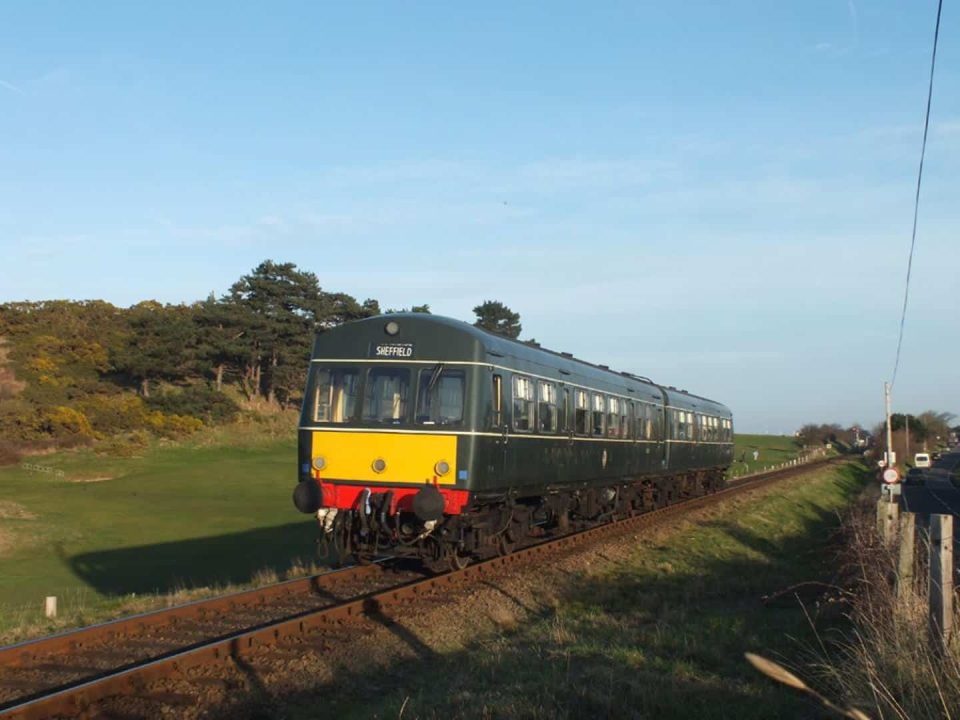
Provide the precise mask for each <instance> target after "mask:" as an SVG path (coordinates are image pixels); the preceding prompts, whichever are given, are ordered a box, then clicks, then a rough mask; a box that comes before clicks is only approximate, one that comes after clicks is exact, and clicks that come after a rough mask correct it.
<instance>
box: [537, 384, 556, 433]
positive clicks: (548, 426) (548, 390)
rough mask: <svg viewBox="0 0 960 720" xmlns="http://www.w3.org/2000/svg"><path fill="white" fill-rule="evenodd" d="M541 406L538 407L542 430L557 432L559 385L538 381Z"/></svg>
mask: <svg viewBox="0 0 960 720" xmlns="http://www.w3.org/2000/svg"><path fill="white" fill-rule="evenodd" d="M538 385H539V388H538V389H539V395H540V406H539V408H538V417H539V418H540V426H539V427H540V432H545V433H555V432H556V431H557V386H556V385H554V384H553V383H548V382H543V381H542V380H541V381H540V382H539V383H538Z"/></svg>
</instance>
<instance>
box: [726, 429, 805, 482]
mask: <svg viewBox="0 0 960 720" xmlns="http://www.w3.org/2000/svg"><path fill="white" fill-rule="evenodd" d="M754 452H756V453H757V457H756V459H754V457H753V453H754ZM812 455H813V451H812V450H811V451H806V450H804V449H803V448H801V447H800V446H799V445H797V441H796V439H795V438H793V437H790V436H789V435H734V437H733V464H732V465H731V466H730V471H729V473H728V476H729V477H732V478H733V477H740V476H741V475H750V474H751V473H756V472H762V471H763V470H765V469H768V468H772V467H774V466H776V465H781V464H783V463H787V462H790V461H791V460H796V459H800V458H805V457H808V456H809V457H812Z"/></svg>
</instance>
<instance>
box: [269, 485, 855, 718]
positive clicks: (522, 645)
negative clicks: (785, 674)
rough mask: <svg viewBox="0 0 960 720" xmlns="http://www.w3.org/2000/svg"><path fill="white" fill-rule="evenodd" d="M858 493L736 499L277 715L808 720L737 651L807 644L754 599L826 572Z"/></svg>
mask: <svg viewBox="0 0 960 720" xmlns="http://www.w3.org/2000/svg"><path fill="white" fill-rule="evenodd" d="M862 486H863V480H862V476H861V475H860V474H858V472H857V471H856V470H855V469H854V468H853V467H850V466H846V467H844V468H842V469H826V470H820V471H816V472H815V473H812V474H811V475H809V476H805V477H803V478H798V479H794V480H790V481H786V482H785V483H784V484H783V485H778V486H776V487H775V488H774V489H772V490H768V491H761V492H759V493H757V494H751V495H749V496H745V497H741V498H737V499H733V500H731V501H729V502H728V503H726V504H724V505H722V506H721V507H720V508H719V509H714V510H709V511H706V512H704V513H702V514H700V515H699V516H698V519H694V520H688V521H682V522H681V523H680V524H679V525H678V526H677V527H675V528H672V529H665V530H661V531H658V532H657V534H655V535H653V536H649V537H645V538H642V539H641V542H640V543H639V544H637V545H636V546H633V547H629V548H628V550H627V551H626V552H625V554H624V556H623V557H621V556H619V555H618V556H615V557H614V558H613V559H611V558H610V557H607V555H606V554H605V553H604V552H599V553H596V554H595V556H594V558H593V561H592V563H591V564H589V565H586V566H585V569H583V570H581V571H579V572H577V573H575V574H573V575H572V576H570V575H569V574H568V573H567V572H564V573H561V577H567V580H565V581H563V586H557V587H550V588H544V589H541V590H540V592H541V593H542V595H541V597H540V598H538V603H537V604H538V605H539V606H540V608H539V609H535V608H534V609H531V610H530V615H529V616H528V617H526V619H524V620H521V621H518V622H515V623H505V622H500V623H496V621H495V627H493V628H492V629H490V622H489V619H488V618H487V617H483V616H478V617H475V618H473V619H472V620H470V622H473V623H475V625H476V627H477V628H483V627H484V626H486V627H487V628H488V629H487V630H479V629H478V630H477V631H476V632H477V633H481V634H482V636H481V637H479V638H478V637H476V636H474V639H473V641H472V642H471V643H470V644H469V645H468V646H467V647H465V648H464V649H462V650H459V651H452V652H451V651H447V652H441V653H440V654H437V648H435V649H434V652H433V653H420V655H421V657H426V658H427V659H423V660H419V661H416V662H413V663H411V662H409V661H406V662H397V663H395V664H394V665H392V666H390V667H386V668H384V667H382V666H380V667H378V668H377V670H376V672H375V673H373V674H370V673H367V674H366V675H359V676H358V675H357V674H356V673H352V674H347V673H343V674H342V675H341V676H339V677H334V678H333V680H332V683H331V684H330V685H329V686H327V687H324V688H317V690H316V691H315V692H316V693H317V694H316V695H315V694H312V693H305V694H303V695H300V696H290V695H285V696H284V699H283V700H282V701H281V702H282V705H281V706H280V707H277V705H276V702H274V703H273V704H272V705H271V712H276V713H277V715H278V716H283V717H294V718H301V717H302V718H307V717H313V715H314V714H315V712H316V708H317V701H318V696H322V701H323V704H324V705H323V706H324V708H325V712H327V713H332V714H334V715H336V716H337V717H354V718H367V717H398V716H401V715H402V716H403V717H410V718H415V717H419V718H446V717H478V718H487V717H498V718H500V717H505V718H546V717H550V718H554V717H559V718H579V717H650V718H689V717H698V718H771V717H809V716H811V711H812V710H811V707H810V705H809V704H807V703H806V701H804V700H803V699H800V698H798V697H797V696H795V695H794V694H792V693H791V692H789V691H787V690H784V689H783V688H781V687H779V686H776V685H774V684H773V683H771V682H770V681H769V680H767V679H766V678H764V677H763V676H761V675H759V674H758V673H756V672H755V671H754V670H753V669H752V668H751V667H750V666H749V665H748V664H747V663H746V662H745V661H744V652H745V651H753V652H757V653H761V654H763V655H766V656H768V657H774V658H780V659H782V658H783V657H787V658H793V657H797V656H798V655H799V654H800V648H801V644H803V643H810V644H812V643H813V642H814V637H813V631H812V629H811V627H810V622H809V621H808V618H807V616H806V614H805V611H804V609H803V608H802V607H801V606H800V604H799V603H798V602H797V601H796V600H795V599H792V598H787V599H786V600H784V601H778V602H775V603H772V604H770V605H764V604H763V602H762V600H761V598H762V597H763V596H765V595H769V594H771V593H775V592H776V591H778V590H781V589H783V588H787V587H789V586H791V585H793V584H795V583H799V582H803V581H808V580H816V579H822V578H829V577H830V576H831V574H832V573H831V566H830V560H831V558H832V552H831V547H830V542H831V530H832V529H833V528H834V527H835V526H836V523H837V514H836V513H837V511H838V510H839V509H841V508H843V507H844V506H846V505H848V504H849V503H850V502H851V499H852V498H853V497H854V496H855V495H856V494H857V493H859V492H860V490H861V488H862ZM488 584H489V583H488ZM497 588H498V589H499V590H500V592H501V594H503V595H504V596H508V595H509V596H511V597H516V595H512V594H511V593H512V592H513V591H512V589H511V588H510V587H509V586H504V585H502V584H499V583H498V584H497ZM396 632H398V633H401V634H404V635H407V634H409V631H408V630H404V629H403V628H402V627H401V628H400V629H399V630H398V631H396ZM418 642H419V641H418ZM378 665H379V663H378ZM371 683H372V685H371ZM358 687H363V688H364V691H363V692H354V689H355V688H358ZM259 707H260V708H261V709H262V708H263V707H264V705H263V704H259ZM814 714H816V713H815V711H814Z"/></svg>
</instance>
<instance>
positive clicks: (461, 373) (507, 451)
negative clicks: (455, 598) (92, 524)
mask: <svg viewBox="0 0 960 720" xmlns="http://www.w3.org/2000/svg"><path fill="white" fill-rule="evenodd" d="M732 457H733V423H732V416H731V414H730V411H729V410H728V409H727V408H726V407H724V406H723V405H721V404H720V403H717V402H714V401H712V400H707V399H705V398H702V397H698V396H696V395H692V394H690V393H688V392H686V391H681V390H676V389H674V388H672V387H664V386H661V385H657V384H656V383H654V382H652V381H650V380H649V379H647V378H643V377H638V376H635V375H631V374H628V373H619V372H614V371H611V370H610V369H609V368H607V367H605V366H602V365H600V366H597V365H591V364H589V363H586V362H583V361H580V360H577V359H575V358H573V357H572V356H570V355H567V354H565V353H554V352H550V351H548V350H545V349H542V348H540V347H539V346H537V345H535V344H532V343H524V342H519V341H516V340H511V339H508V338H505V337H502V336H500V335H496V334H493V333H489V332H486V331H484V330H481V329H479V328H477V327H474V326H472V325H469V324H467V323H463V322H460V321H456V320H450V319H447V318H442V317H437V316H433V315H426V314H397V315H389V316H385V317H374V318H369V319H366V320H359V321H356V322H352V323H348V324H345V325H342V326H340V327H337V328H334V329H332V330H329V331H327V332H324V333H322V334H319V335H318V336H317V338H316V340H315V342H314V347H313V355H312V359H311V363H310V372H309V376H308V382H307V387H306V393H305V396H304V401H303V411H302V417H301V422H300V429H299V462H300V483H299V484H298V486H297V488H296V489H295V491H294V503H295V504H296V506H297V508H298V509H300V510H301V511H303V512H306V513H315V514H316V516H317V519H318V521H319V524H320V526H321V528H322V531H323V533H324V534H325V536H326V538H327V539H328V540H330V541H332V542H333V543H334V544H335V546H336V547H337V548H338V550H339V552H340V553H343V554H353V555H354V556H357V557H360V558H364V557H370V556H374V555H384V554H386V555H397V556H413V557H418V558H421V559H423V560H425V561H427V562H428V563H431V564H436V563H445V564H446V563H449V564H451V565H453V566H454V567H457V566H461V565H463V564H465V563H466V562H469V560H470V558H473V557H482V556H486V555H489V554H493V553H497V552H499V553H507V552H510V550H511V549H512V548H513V547H514V544H515V543H517V542H518V541H520V540H522V539H524V538H526V537H529V536H531V535H540V534H543V533H545V532H548V531H551V530H560V531H564V530H566V529H567V528H570V527H579V526H583V525H589V524H592V523H597V522H602V521H604V520H606V519H612V518H614V517H624V516H628V515H631V514H634V513H640V512H644V511H647V510H650V509H653V508H656V507H660V506H662V505H665V504H668V503H671V502H674V501H676V500H679V499H681V498H686V497H691V496H695V495H699V494H703V493H706V492H712V491H714V490H716V489H717V488H719V487H720V486H721V485H722V483H723V475H724V471H725V469H726V468H727V467H728V466H729V464H730V462H731V460H732Z"/></svg>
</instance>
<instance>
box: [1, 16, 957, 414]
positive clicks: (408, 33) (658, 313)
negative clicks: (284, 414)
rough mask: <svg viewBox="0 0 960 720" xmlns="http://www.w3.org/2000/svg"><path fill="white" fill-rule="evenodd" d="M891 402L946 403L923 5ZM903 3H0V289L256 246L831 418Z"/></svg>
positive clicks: (953, 203) (952, 193)
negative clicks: (909, 268)
mask: <svg viewBox="0 0 960 720" xmlns="http://www.w3.org/2000/svg"><path fill="white" fill-rule="evenodd" d="M945 5H946V7H945V9H944V15H943V19H942V24H941V29H940V45H939V51H938V59H937V74H936V85H935V90H934V100H933V108H932V115H931V129H930V137H929V141H928V147H927V158H926V164H925V169H924V185H923V191H922V195H921V206H920V221H919V229H918V238H917V248H916V254H915V257H914V264H913V281H912V284H911V289H910V305H909V309H908V314H907V320H906V334H905V338H904V350H903V354H902V358H901V364H900V369H899V372H898V375H897V379H896V384H895V386H894V391H893V396H894V409H895V410H897V411H901V412H911V413H918V412H921V411H923V410H925V409H935V410H945V411H950V412H956V413H960V383H958V379H960V378H958V367H960V365H958V362H957V357H958V355H960V334H958V333H957V330H958V324H960V323H958V308H957V299H958V290H960V254H958V252H957V249H956V235H957V227H958V219H960V202H958V198H960V178H958V174H957V168H958V167H960V9H958V7H957V6H956V5H955V4H954V3H949V2H948V3H945ZM935 16H936V2H935V0H903V1H893V0H876V1H875V2H870V3H867V2H865V1H864V0H856V1H854V0H830V1H827V0H805V1H804V2H791V3H788V2H777V3H771V2H766V1H761V0H756V1H755V2H738V1H735V0H732V1H730V2H724V3H716V2H696V1H691V2H686V3H682V4H677V3H663V2H634V3H619V2H599V1H594V2H590V3H561V2H550V3H545V2H544V3H529V2H502V3H501V2H484V3H449V2H432V3H421V2H404V3H400V2H394V3H379V2H364V3H342V2H337V3H333V2H329V3H320V2H304V3H291V2H279V1H275V2H271V3H269V5H267V4H262V3H243V2H229V3H227V2H223V3H218V2H204V3H197V2H189V3H186V2H164V3H146V2H118V3H109V2H98V3H76V2H43V1H34V0H31V1H30V2H26V1H22V2H6V3H4V4H3V5H2V7H0V302H6V301H13V300H42V299H51V298H69V299H89V298H102V299H105V300H108V301H111V302H113V303H116V304H118V305H123V306H127V305H131V304H133V303H136V302H138V301H140V300H144V299H157V300H161V301H164V302H169V303H180V302H192V301H195V300H199V299H202V298H205V297H207V296H208V295H209V294H210V293H211V292H213V293H216V294H218V295H219V294H222V293H224V292H226V291H227V290H228V288H229V287H230V285H231V284H232V283H233V282H234V281H236V280H237V279H238V278H239V277H240V276H241V275H243V274H245V273H247V272H249V271H250V270H251V269H252V268H254V267H255V266H256V265H258V264H259V263H260V262H261V261H263V260H265V259H268V258H269V259H273V260H276V261H278V262H293V263H296V264H297V265H298V266H299V267H300V268H302V269H305V270H310V271H312V272H314V273H316V274H317V276H318V277H319V279H320V282H321V285H322V286H323V287H324V289H326V290H330V291H338V292H347V293H350V294H351V295H353V296H355V297H357V298H358V299H360V300H362V299H365V298H368V297H372V298H376V299H377V300H379V301H380V303H381V306H382V307H385V308H386V307H404V306H410V305H418V304H421V303H428V304H429V305H430V307H431V308H432V310H433V311H434V312H436V313H439V314H443V315H448V316H451V317H456V318H460V319H463V320H470V321H472V320H473V312H472V308H473V307H474V306H475V305H477V304H479V303H480V302H482V301H484V300H487V299H495V300H499V301H501V302H504V303H506V304H507V305H509V306H510V307H511V308H513V309H514V310H516V311H518V312H519V313H520V314H521V316H522V322H523V328H524V333H523V336H524V337H526V338H535V339H536V340H537V341H538V342H540V343H542V344H543V345H544V346H545V347H549V348H552V349H556V350H562V351H568V352H573V353H574V354H576V355H577V356H579V357H582V358H584V359H587V360H590V361H593V362H598V363H604V364H608V365H610V366H611V367H614V368H617V369H623V370H629V371H632V372H635V373H639V374H643V375H647V376H650V377H652V378H653V379H655V380H656V381H658V382H662V383H664V384H670V385H676V386H678V387H682V388H686V389H688V390H690V391H692V392H696V393H698V394H702V395H706V396H708V397H711V398H715V399H717V400H720V401H722V402H724V403H726V404H727V405H728V406H729V407H730V408H731V409H732V410H733V412H734V415H735V422H736V425H737V429H738V430H739V431H743V432H793V431H794V430H796V429H797V428H798V427H799V426H800V425H802V424H803V423H806V422H818V423H819V422H840V423H843V424H849V423H855V422H856V423H862V424H863V425H864V426H865V427H871V426H872V425H873V424H874V423H876V422H878V421H879V420H880V419H881V416H882V412H883V394H882V384H883V381H884V380H889V379H890V377H891V372H892V368H893V362H894V352H895V349H896V342H897V330H898V325H899V319H900V308H901V303H902V301H903V289H904V277H905V273H906V264H907V255H908V250H909V243H910V229H911V223H912V217H913V199H914V192H915V183H916V173H917V164H918V162H919V154H920V141H921V137H922V130H923V116H924V108H925V103H926V91H927V78H928V73H929V63H930V51H931V44H932V38H933V26H934V20H935Z"/></svg>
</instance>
